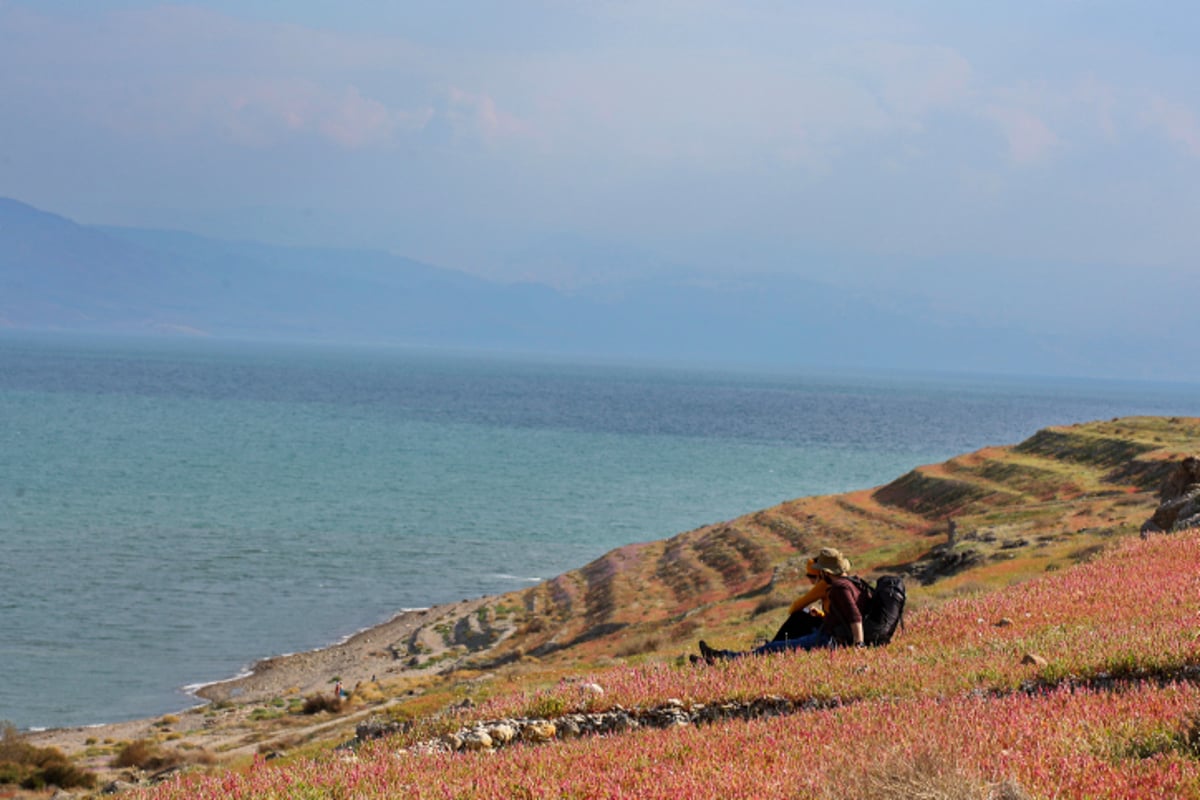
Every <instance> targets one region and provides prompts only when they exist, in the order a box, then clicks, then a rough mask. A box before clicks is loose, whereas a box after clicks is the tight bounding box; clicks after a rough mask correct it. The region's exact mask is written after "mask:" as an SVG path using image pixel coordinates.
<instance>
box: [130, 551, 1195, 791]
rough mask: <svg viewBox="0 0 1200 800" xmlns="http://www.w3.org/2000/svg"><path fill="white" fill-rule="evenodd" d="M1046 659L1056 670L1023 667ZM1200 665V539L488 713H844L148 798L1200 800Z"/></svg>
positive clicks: (262, 774)
mask: <svg viewBox="0 0 1200 800" xmlns="http://www.w3.org/2000/svg"><path fill="white" fill-rule="evenodd" d="M1030 653H1033V654H1037V655H1039V656H1041V657H1042V658H1044V659H1045V661H1046V663H1045V664H1044V665H1038V664H1032V665H1031V664H1027V663H1022V660H1023V657H1024V655H1026V654H1030ZM1198 665H1200V535H1197V534H1189V535H1173V536H1160V537H1154V538H1151V539H1150V540H1147V541H1141V540H1136V541H1129V542H1126V543H1124V544H1121V545H1119V546H1118V547H1116V548H1115V549H1114V550H1113V551H1111V552H1110V553H1108V554H1107V555H1105V556H1103V557H1101V558H1098V559H1096V560H1095V561H1093V562H1091V563H1088V564H1084V565H1080V566H1078V567H1074V568H1071V569H1068V570H1063V571H1061V572H1054V573H1048V574H1046V575H1045V576H1043V577H1041V578H1039V579H1037V580H1034V581H1030V582H1027V583H1024V584H1020V585H1016V586H1013V587H1010V588H1007V589H1005V590H1002V591H997V592H994V593H988V594H982V595H978V596H973V597H963V598H958V599H954V600H951V601H948V602H946V603H944V604H942V605H940V606H938V607H936V608H933V609H930V610H926V611H924V612H922V613H915V614H913V615H912V617H911V619H910V620H909V622H908V626H907V629H906V630H905V631H904V633H903V634H902V635H901V637H900V638H899V639H897V641H895V642H893V644H892V645H891V646H889V647H887V648H880V649H873V650H838V651H823V652H816V653H797V654H791V655H782V656H772V657H765V658H745V659H740V660H737V661H733V662H727V663H723V664H718V665H715V666H713V667H692V666H686V667H679V666H673V665H668V664H652V665H647V666H642V667H617V668H614V669H611V670H606V671H601V672H597V673H596V674H594V675H593V676H592V678H591V679H592V680H593V681H594V682H596V683H598V684H599V685H601V686H602V687H603V688H604V694H603V696H601V697H596V696H595V695H588V696H587V697H586V698H585V697H584V696H583V695H582V693H581V692H580V691H579V689H578V686H577V685H576V684H564V685H563V686H562V687H560V688H558V689H555V690H553V691H551V692H548V693H543V694H541V695H537V696H529V695H525V694H521V693H517V694H513V695H508V696H503V697H499V698H497V699H495V700H493V701H492V702H490V703H487V704H485V705H484V706H483V707H481V708H479V709H476V710H475V711H474V712H473V715H474V716H475V717H477V718H488V717H497V716H506V715H520V714H522V713H524V712H526V711H528V710H530V709H531V708H546V707H566V708H583V707H590V708H593V709H595V708H603V707H610V706H613V705H616V704H620V705H621V706H624V707H626V708H630V707H636V706H642V707H650V706H655V705H660V704H662V703H664V702H665V701H666V700H667V699H669V698H675V699H678V700H680V701H682V702H683V703H685V704H694V703H707V702H715V701H721V700H737V699H749V698H754V697H759V696H765V695H782V696H786V697H789V698H793V699H805V698H809V697H816V698H822V699H828V698H832V697H838V698H840V699H841V700H842V701H843V705H841V706H840V707H837V708H831V709H826V710H821V711H810V712H803V713H797V714H793V715H791V716H787V717H777V718H773V719H769V720H760V721H753V722H725V723H719V724H713V725H708V726H680V727H676V728H672V729H668V730H653V731H652V730H642V731H636V732H633V733H629V734H624V735H619V736H609V737H594V738H590V739H582V740H577V741H570V742H556V743H552V744H549V745H540V746H526V745H519V746H511V747H508V748H506V749H504V750H501V751H498V752H495V753H460V754H453V755H452V754H441V755H419V754H416V753H412V752H408V751H405V750H403V749H402V747H403V745H404V744H405V742H403V741H400V740H391V741H383V742H378V743H374V744H372V745H370V746H367V747H364V748H363V749H362V751H360V752H359V753H358V754H356V755H353V756H338V755H330V756H328V757H324V758H319V759H311V760H297V761H292V762H290V763H286V764H283V765H279V766H276V765H275V764H273V763H272V764H267V763H258V764H256V765H255V766H254V768H252V769H250V770H249V771H247V772H244V773H229V774H226V775H222V776H190V777H183V778H181V779H179V780H177V781H175V782H172V783H169V784H165V785H162V786H160V787H157V788H156V789H154V790H151V791H148V792H146V793H145V794H144V795H143V796H145V797H148V798H156V800H168V799H169V800H174V799H175V798H218V797H220V798H247V799H249V800H265V799H266V798H272V800H274V799H276V798H318V797H320V798H326V797H333V798H347V800H348V799H349V798H356V799H357V798H361V799H362V800H373V799H374V798H385V797H389V798H390V797H399V796H404V797H418V798H421V797H429V798H513V797H518V798H520V797H530V798H533V797H537V798H541V797H545V798H563V797H646V798H660V797H661V798H667V797H670V798H700V797H722V798H730V797H769V796H781V797H813V798H826V797H828V798H834V797H838V798H844V797H847V796H859V797H870V796H871V791H872V788H871V786H872V785H873V784H872V781H876V782H885V781H886V779H887V777H888V775H889V774H905V775H909V776H910V777H911V778H912V780H915V781H917V782H918V783H922V782H923V783H925V784H928V785H935V784H938V783H939V782H942V783H944V782H945V781H957V784H955V785H957V786H958V787H959V789H958V790H956V791H957V792H958V793H957V794H946V795H942V796H956V797H958V796H962V797H971V796H977V797H986V796H988V795H987V793H986V792H987V790H988V787H992V788H993V789H995V788H996V787H999V786H1005V787H1009V789H1010V790H1011V791H1014V792H1019V793H1023V794H1015V795H1011V796H1029V797H1037V798H1077V797H1086V798H1130V799H1131V800H1132V798H1138V799H1139V800H1140V799H1141V798H1189V797H1194V798H1200V687H1198V686H1197V684H1196V683H1195V682H1194V681H1195V680H1196V667H1197V666H1198ZM1117 679H1119V680H1117ZM1088 681H1091V688H1088V685H1087V684H1088ZM914 765H916V767H917V768H916V769H915V771H914ZM848 787H851V788H852V789H853V791H851V793H850V794H847V790H848ZM962 787H967V788H968V789H971V790H972V791H976V790H977V792H979V793H977V794H969V793H968V794H965V793H964V792H965V791H966V790H965V789H963V788H962ZM877 796H884V795H882V794H880V795H877ZM889 796H895V795H889Z"/></svg>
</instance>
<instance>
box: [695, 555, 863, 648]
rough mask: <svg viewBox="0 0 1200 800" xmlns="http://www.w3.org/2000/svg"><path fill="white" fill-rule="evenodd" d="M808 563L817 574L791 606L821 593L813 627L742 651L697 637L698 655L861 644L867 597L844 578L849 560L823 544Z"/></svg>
mask: <svg viewBox="0 0 1200 800" xmlns="http://www.w3.org/2000/svg"><path fill="white" fill-rule="evenodd" d="M812 564H813V568H814V570H815V571H816V573H817V575H818V577H817V579H816V581H815V582H814V584H813V589H812V590H811V591H810V592H809V593H808V594H806V595H805V596H804V597H801V598H800V599H799V600H797V601H796V603H794V604H793V606H792V607H793V608H795V607H796V605H797V604H799V603H800V601H802V600H804V599H805V598H807V597H809V596H810V595H813V594H814V593H816V592H818V591H821V592H823V593H824V595H825V596H824V598H823V599H822V605H823V606H824V607H825V615H824V616H823V617H822V618H821V619H820V623H819V625H816V626H815V629H814V630H812V631H810V632H808V633H804V634H802V635H800V636H798V637H796V638H787V637H785V638H783V639H778V635H777V638H776V640H775V641H770V642H767V643H766V644H764V645H762V646H761V647H756V648H755V649H753V650H749V651H745V652H738V651H734V650H718V649H716V648H713V647H710V646H709V645H708V643H707V642H704V641H701V642H700V655H701V657H702V658H703V659H704V660H705V661H707V662H708V663H710V664H711V663H713V662H714V661H716V660H717V659H722V658H736V657H739V656H743V655H746V654H747V652H748V653H751V654H754V655H762V654H765V653H778V652H782V651H784V650H793V649H796V648H802V649H804V650H813V649H816V648H818V647H836V646H838V645H855V646H862V645H863V615H862V612H863V605H865V604H866V602H867V598H866V597H865V596H864V594H863V593H862V592H860V591H859V588H858V587H857V586H856V585H855V584H854V583H853V581H850V580H848V579H847V576H848V575H849V573H850V562H849V560H847V559H846V557H845V556H843V555H842V554H841V552H839V551H838V550H835V549H834V548H832V547H826V548H824V549H823V550H821V552H820V553H819V554H818V555H817V557H816V558H815V559H813V561H812ZM818 587H819V588H818Z"/></svg>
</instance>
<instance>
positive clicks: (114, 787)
mask: <svg viewBox="0 0 1200 800" xmlns="http://www.w3.org/2000/svg"><path fill="white" fill-rule="evenodd" d="M136 788H137V786H136V785H134V784H132V783H128V782H126V781H113V782H112V783H110V784H108V785H107V786H105V787H104V788H103V789H101V790H100V794H121V793H122V792H128V791H129V790H130V789H136Z"/></svg>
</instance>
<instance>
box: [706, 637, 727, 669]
mask: <svg viewBox="0 0 1200 800" xmlns="http://www.w3.org/2000/svg"><path fill="white" fill-rule="evenodd" d="M700 655H702V656H704V660H705V661H707V662H708V663H709V664H712V663H714V662H716V661H717V659H720V658H728V656H727V655H726V654H725V651H724V650H716V649H714V648H712V647H709V646H708V642H706V641H704V640H703V639H701V640H700Z"/></svg>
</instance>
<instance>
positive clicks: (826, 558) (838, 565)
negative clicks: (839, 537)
mask: <svg viewBox="0 0 1200 800" xmlns="http://www.w3.org/2000/svg"><path fill="white" fill-rule="evenodd" d="M813 566H815V567H816V568H817V569H818V570H820V571H821V572H828V573H829V574H830V575H845V574H846V573H847V572H849V571H850V561H849V559H847V558H846V557H845V556H844V555H842V551H841V550H837V549H835V548H833V547H826V548H823V549H822V550H821V552H820V553H818V554H817V557H816V558H815V559H813Z"/></svg>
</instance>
